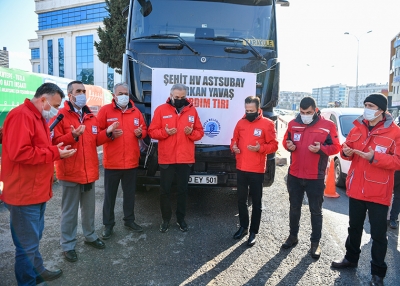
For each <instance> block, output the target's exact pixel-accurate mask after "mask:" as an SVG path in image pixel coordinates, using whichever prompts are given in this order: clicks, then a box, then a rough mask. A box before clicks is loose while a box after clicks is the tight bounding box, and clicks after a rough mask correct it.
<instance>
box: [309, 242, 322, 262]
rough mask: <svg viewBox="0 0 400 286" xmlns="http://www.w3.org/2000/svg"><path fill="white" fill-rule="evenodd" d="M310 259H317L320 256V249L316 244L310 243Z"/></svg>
mask: <svg viewBox="0 0 400 286" xmlns="http://www.w3.org/2000/svg"><path fill="white" fill-rule="evenodd" d="M310 252H311V257H312V258H316V259H318V258H319V257H320V256H321V247H319V243H318V242H311V250H310Z"/></svg>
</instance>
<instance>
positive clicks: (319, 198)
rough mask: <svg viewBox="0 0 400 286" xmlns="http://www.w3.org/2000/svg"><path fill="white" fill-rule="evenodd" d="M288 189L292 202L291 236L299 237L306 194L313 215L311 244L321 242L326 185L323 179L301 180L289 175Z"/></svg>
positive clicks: (290, 217)
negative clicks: (305, 194) (302, 207)
mask: <svg viewBox="0 0 400 286" xmlns="http://www.w3.org/2000/svg"><path fill="white" fill-rule="evenodd" d="M287 188H288V191H289V201H290V212H289V219H290V234H291V235H293V236H297V234H298V233H299V227H300V224H299V223H300V216H301V206H302V205H303V198H304V192H306V193H307V198H308V207H309V209H310V213H311V228H312V232H311V238H310V240H311V242H319V241H320V239H321V231H322V203H323V201H324V189H325V184H324V180H323V179H300V178H297V177H295V176H292V175H290V174H288V177H287Z"/></svg>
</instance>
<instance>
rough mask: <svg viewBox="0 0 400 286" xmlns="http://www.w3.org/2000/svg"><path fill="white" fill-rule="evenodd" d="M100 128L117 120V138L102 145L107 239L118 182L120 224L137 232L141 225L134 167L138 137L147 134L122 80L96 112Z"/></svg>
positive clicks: (113, 221)
mask: <svg viewBox="0 0 400 286" xmlns="http://www.w3.org/2000/svg"><path fill="white" fill-rule="evenodd" d="M97 120H98V121H99V127H100V130H104V129H106V128H108V126H110V125H111V124H113V123H114V122H119V129H118V130H115V131H114V135H117V134H118V133H120V134H121V135H120V137H119V138H118V139H117V140H113V141H110V142H107V143H105V144H104V145H103V152H104V153H103V166H104V204H103V224H104V231H103V239H109V238H110V237H111V235H112V233H113V228H114V225H115V217H114V206H115V199H116V197H117V192H118V186H119V182H120V181H121V185H122V191H123V196H124V201H123V209H124V221H125V223H124V225H125V227H126V228H128V229H130V230H133V231H137V232H141V231H143V229H142V227H141V226H140V225H138V224H136V223H135V213H134V207H135V190H136V171H137V167H138V166H139V157H140V150H139V139H140V138H144V137H146V136H147V127H146V123H145V121H144V119H143V115H142V113H141V112H140V110H139V109H137V108H136V107H135V104H134V103H133V101H132V100H129V89H128V85H127V84H126V83H118V84H116V85H115V86H114V93H113V101H112V103H110V104H107V105H105V106H103V107H102V108H101V109H100V111H99V114H98V115H97Z"/></svg>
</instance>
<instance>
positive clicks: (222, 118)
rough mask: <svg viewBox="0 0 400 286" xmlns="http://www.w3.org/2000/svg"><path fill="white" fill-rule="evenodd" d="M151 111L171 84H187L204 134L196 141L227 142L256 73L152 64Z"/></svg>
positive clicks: (253, 90) (251, 90)
mask: <svg viewBox="0 0 400 286" xmlns="http://www.w3.org/2000/svg"><path fill="white" fill-rule="evenodd" d="M152 81H153V82H152V96H151V114H152V116H153V114H154V110H155V109H156V108H157V107H158V106H159V105H161V104H164V103H165V102H166V100H167V99H168V97H169V94H170V90H171V87H172V86H173V85H174V84H176V83H182V84H184V85H186V86H187V87H188V92H187V98H188V100H189V101H190V102H191V103H192V104H193V106H194V107H196V109H197V112H198V114H199V117H200V120H201V123H202V125H203V129H204V136H203V138H202V139H200V140H199V141H196V144H212V145H230V143H231V138H232V136H233V130H234V128H235V126H236V123H237V122H238V120H239V119H240V118H242V117H243V115H244V113H245V109H244V99H245V98H246V97H248V96H254V95H255V94H256V74H254V73H245V72H232V71H217V70H193V69H166V68H155V69H153V73H152Z"/></svg>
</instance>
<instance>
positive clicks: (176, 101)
mask: <svg viewBox="0 0 400 286" xmlns="http://www.w3.org/2000/svg"><path fill="white" fill-rule="evenodd" d="M185 102H186V98H181V99H174V106H175V107H176V108H181V107H183V106H184V105H185Z"/></svg>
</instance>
